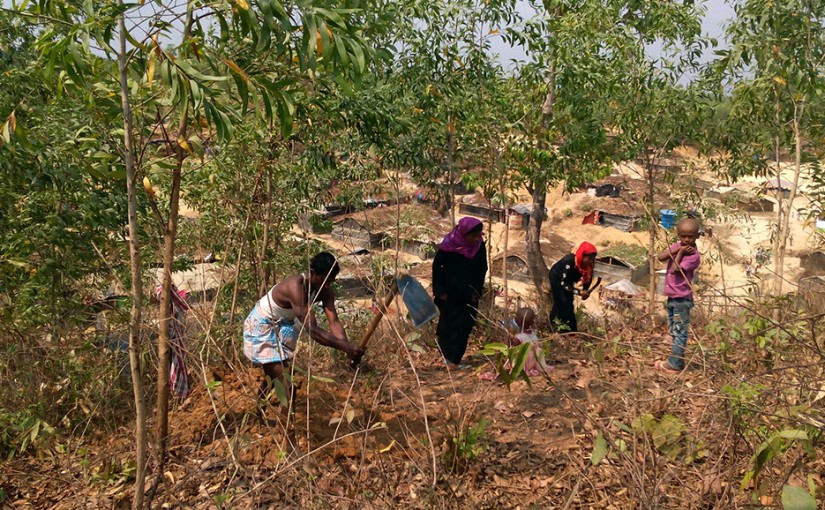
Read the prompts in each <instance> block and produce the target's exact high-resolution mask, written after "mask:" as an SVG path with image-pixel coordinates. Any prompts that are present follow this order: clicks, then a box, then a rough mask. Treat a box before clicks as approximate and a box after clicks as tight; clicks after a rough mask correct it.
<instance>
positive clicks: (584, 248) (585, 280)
mask: <svg viewBox="0 0 825 510" xmlns="http://www.w3.org/2000/svg"><path fill="white" fill-rule="evenodd" d="M590 254H593V255H595V254H596V247H595V246H593V245H592V244H590V243H588V242H587V241H585V242H583V243H582V244H580V245H579V249H578V250H576V269H578V270H579V272H580V273H581V274H582V286H584V288H587V286H588V285H590V281H591V280H592V279H593V266H592V265H591V266H590V267H584V264H583V263H582V262H583V261H584V256H585V255H590Z"/></svg>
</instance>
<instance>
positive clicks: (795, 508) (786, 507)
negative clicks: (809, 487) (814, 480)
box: [782, 485, 816, 510]
mask: <svg viewBox="0 0 825 510" xmlns="http://www.w3.org/2000/svg"><path fill="white" fill-rule="evenodd" d="M782 508H783V510H816V499H814V497H813V496H811V494H810V493H809V492H808V491H806V490H805V489H803V488H802V487H795V486H793V485H785V486H783V487H782Z"/></svg>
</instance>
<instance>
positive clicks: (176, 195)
mask: <svg viewBox="0 0 825 510" xmlns="http://www.w3.org/2000/svg"><path fill="white" fill-rule="evenodd" d="M192 9H193V7H192V4H191V3H190V4H188V5H187V8H186V18H185V21H184V28H183V40H184V41H185V40H187V39H188V38H189V34H190V32H191V30H192ZM188 116H189V109H188V107H184V109H183V111H182V112H181V116H180V120H179V122H178V130H177V132H176V133H175V135H176V139H175V141H176V143H175V144H174V147H175V155H176V164H175V168H174V169H173V170H172V189H171V190H170V191H169V216H168V218H167V219H166V229H165V231H164V233H163V280H162V283H161V290H160V306H159V307H158V308H159V311H160V318H159V321H158V402H157V410H156V412H155V422H156V423H155V433H156V435H157V437H156V441H157V444H156V446H155V457H156V460H157V463H158V465H157V469H158V472H157V475H156V476H157V477H158V478H159V479H161V477H162V476H163V466H164V464H165V463H166V447H167V441H168V440H169V396H170V391H169V370H170V368H171V365H172V350H171V349H170V344H169V328H170V326H171V324H172V265H173V264H174V262H175V241H176V239H177V235H178V208H179V205H180V179H181V168H182V167H183V160H184V159H186V155H187V153H186V151H184V149H183V147H182V146H181V144H180V143H177V140H180V139H184V140H185V139H186V126H187V118H188ZM164 134H165V136H166V143H167V145H171V142H172V141H171V140H170V139H169V134H168V133H166V131H165V129H164Z"/></svg>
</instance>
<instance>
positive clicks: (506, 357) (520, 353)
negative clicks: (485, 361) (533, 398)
mask: <svg viewBox="0 0 825 510" xmlns="http://www.w3.org/2000/svg"><path fill="white" fill-rule="evenodd" d="M531 348H532V344H530V343H528V342H525V343H523V344H519V345H516V346H513V347H508V346H507V345H506V344H503V343H500V342H493V343H489V344H486V345H485V346H484V348H483V349H482V350H481V353H482V354H484V355H485V356H495V365H496V372H497V373H498V377H499V378H500V379H501V381H502V382H503V383H504V384H505V385H507V388H508V389H509V388H510V385H511V384H513V382H515V381H516V380H517V379H521V380H523V381H525V382H526V383H527V384H528V385H530V376H528V375H527V373H526V372H525V371H524V364H525V363H526V361H527V356H528V354H529V353H530V349H531Z"/></svg>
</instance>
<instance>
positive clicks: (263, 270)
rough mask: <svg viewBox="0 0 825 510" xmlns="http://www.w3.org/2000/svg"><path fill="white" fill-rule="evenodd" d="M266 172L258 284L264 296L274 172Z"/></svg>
mask: <svg viewBox="0 0 825 510" xmlns="http://www.w3.org/2000/svg"><path fill="white" fill-rule="evenodd" d="M264 171H265V172H266V214H265V215H264V231H263V235H262V239H261V255H260V260H261V274H260V279H261V282H260V284H259V285H258V295H259V296H263V295H264V293H265V292H266V291H267V289H268V284H269V272H270V271H269V265H268V264H267V260H266V259H267V257H268V255H269V225H270V223H272V173H271V171H270V169H269V168H267V169H266V170H264Z"/></svg>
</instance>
